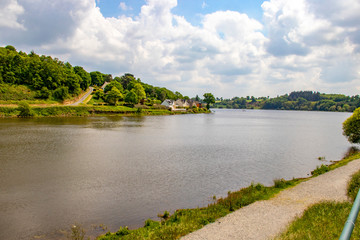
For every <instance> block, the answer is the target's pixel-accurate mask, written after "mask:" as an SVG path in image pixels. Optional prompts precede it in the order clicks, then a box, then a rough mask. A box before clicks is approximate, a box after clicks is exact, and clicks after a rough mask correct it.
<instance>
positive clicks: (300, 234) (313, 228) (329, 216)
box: [276, 202, 360, 240]
mask: <svg viewBox="0 0 360 240" xmlns="http://www.w3.org/2000/svg"><path fill="white" fill-rule="evenodd" d="M351 207H352V204H351V203H349V202H343V203H337V202H323V203H319V204H315V205H313V206H312V207H310V208H309V209H307V210H306V211H305V212H304V215H303V216H302V217H301V218H298V219H296V220H295V221H294V222H293V223H292V224H291V225H290V226H289V228H288V229H287V231H286V232H285V233H283V234H282V235H280V236H279V237H278V238H276V239H278V240H280V239H281V240H295V239H299V240H300V239H309V240H310V239H314V240H315V239H316V240H317V239H322V240H332V239H333V240H335V239H339V237H340V234H341V232H342V229H343V227H344V224H345V222H346V219H347V217H348V215H349V213H350V210H351ZM359 238H360V227H359V221H356V224H355V229H354V231H353V235H352V238H351V239H359Z"/></svg>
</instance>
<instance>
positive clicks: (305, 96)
mask: <svg viewBox="0 0 360 240" xmlns="http://www.w3.org/2000/svg"><path fill="white" fill-rule="evenodd" d="M214 107H215V108H235V109H246V108H248V109H252V108H260V109H275V110H306V111H343V112H352V111H354V110H355V109H356V108H357V107H360V97H359V95H356V96H352V97H349V96H345V95H343V94H324V93H319V92H312V91H297V92H291V93H290V94H285V95H282V96H277V97H275V98H269V97H259V98H255V97H253V96H252V97H249V96H247V97H246V98H243V97H242V98H239V97H234V98H232V99H218V101H216V103H215V104H214Z"/></svg>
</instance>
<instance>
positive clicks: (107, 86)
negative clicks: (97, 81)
mask: <svg viewBox="0 0 360 240" xmlns="http://www.w3.org/2000/svg"><path fill="white" fill-rule="evenodd" d="M113 87H116V88H117V89H118V90H119V91H120V92H123V91H124V89H123V86H122V85H121V83H119V82H117V81H112V82H110V83H109V84H108V85H106V86H105V89H104V93H107V92H108V91H110V90H111V89H112V88H113Z"/></svg>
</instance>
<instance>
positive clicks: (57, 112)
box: [0, 105, 209, 117]
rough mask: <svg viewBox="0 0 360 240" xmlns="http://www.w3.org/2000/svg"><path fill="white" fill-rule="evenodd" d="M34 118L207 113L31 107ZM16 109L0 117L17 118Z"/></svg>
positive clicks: (2, 111) (6, 110)
mask: <svg viewBox="0 0 360 240" xmlns="http://www.w3.org/2000/svg"><path fill="white" fill-rule="evenodd" d="M31 110H32V111H33V112H34V114H35V115H34V117H85V116H93V115H107V116H108V115H173V114H186V113H208V112H209V111H207V110H202V109H200V110H197V109H195V110H191V111H188V112H171V111H169V110H167V109H163V108H144V109H142V108H131V107H127V106H91V105H90V106H89V105H79V106H50V107H31ZM19 113H20V111H19V109H18V107H16V106H13V107H0V117H17V116H18V115H19Z"/></svg>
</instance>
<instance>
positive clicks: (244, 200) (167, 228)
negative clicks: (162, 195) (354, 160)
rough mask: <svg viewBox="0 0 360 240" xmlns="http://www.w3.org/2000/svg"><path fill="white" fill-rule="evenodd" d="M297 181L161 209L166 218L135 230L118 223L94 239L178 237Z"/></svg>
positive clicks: (255, 185) (245, 189)
mask: <svg viewBox="0 0 360 240" xmlns="http://www.w3.org/2000/svg"><path fill="white" fill-rule="evenodd" d="M301 181H303V180H301V179H294V180H290V181H285V180H284V179H281V180H276V181H275V185H274V186H272V187H265V186H263V185H261V184H251V185H250V186H249V187H247V188H243V189H240V190H239V191H236V192H229V193H228V196H227V197H224V198H219V199H214V203H211V204H209V205H208V206H207V207H203V208H195V209H181V210H176V211H175V212H174V214H172V215H171V216H168V213H165V214H164V215H165V216H166V220H165V217H164V215H159V216H161V217H163V219H162V221H153V220H147V221H146V222H145V224H144V227H142V228H139V229H135V230H129V229H127V228H126V227H125V228H124V227H120V229H119V231H117V232H115V233H110V232H108V233H107V234H105V235H103V236H100V237H99V238H98V239H101V240H105V239H178V238H180V237H181V236H184V235H186V234H188V233H190V232H193V231H195V230H198V229H200V228H202V227H203V226H205V225H206V224H209V223H211V222H214V221H215V220H216V219H219V218H221V217H223V216H225V215H227V214H229V213H231V212H233V211H235V210H237V209H239V208H241V207H244V206H247V205H249V204H251V203H253V202H255V201H258V200H265V199H269V198H271V197H272V196H274V195H275V194H277V193H279V192H280V191H281V190H282V189H285V188H288V187H291V186H295V185H296V184H297V183H299V182H301Z"/></svg>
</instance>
